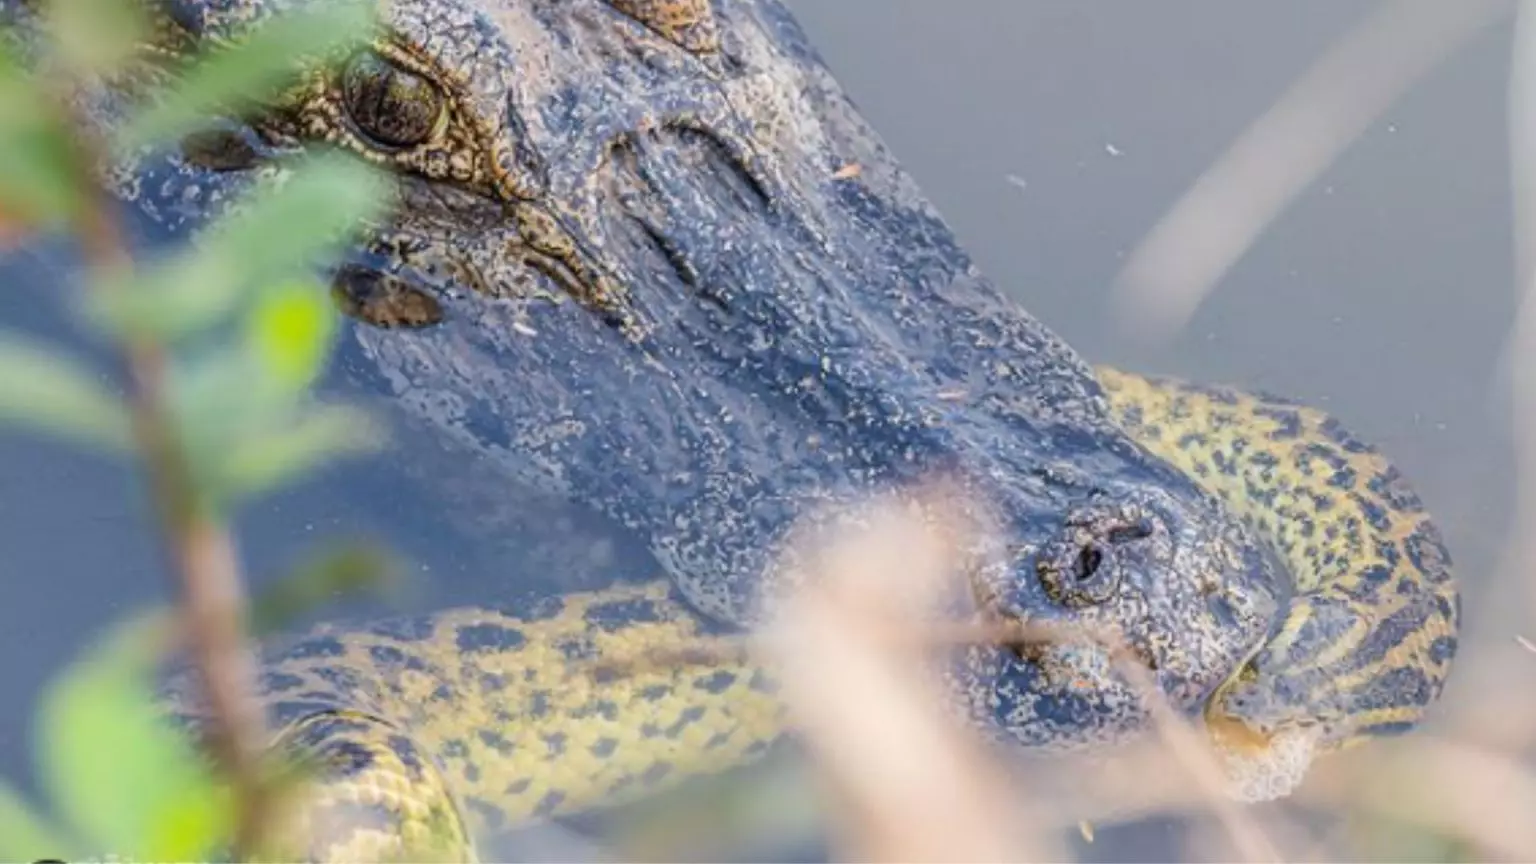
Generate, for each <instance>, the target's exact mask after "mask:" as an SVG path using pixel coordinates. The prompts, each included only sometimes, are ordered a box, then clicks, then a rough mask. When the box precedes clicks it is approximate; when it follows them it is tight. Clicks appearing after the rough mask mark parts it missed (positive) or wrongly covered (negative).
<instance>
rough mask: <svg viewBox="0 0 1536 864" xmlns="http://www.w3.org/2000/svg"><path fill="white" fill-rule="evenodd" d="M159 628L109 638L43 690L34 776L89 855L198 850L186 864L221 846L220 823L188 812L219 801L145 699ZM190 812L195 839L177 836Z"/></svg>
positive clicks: (132, 628)
mask: <svg viewBox="0 0 1536 864" xmlns="http://www.w3.org/2000/svg"><path fill="white" fill-rule="evenodd" d="M164 624H165V619H164V618H163V617H160V616H155V617H146V618H142V619H135V620H133V621H131V622H129V623H128V624H127V625H123V626H119V627H117V628H114V629H113V630H112V631H111V632H110V633H109V634H107V637H106V638H104V639H102V640H100V641H99V642H98V643H97V644H96V645H95V646H93V647H92V649H91V650H90V651H88V652H87V653H86V654H84V655H83V656H82V657H81V658H79V659H78V660H76V661H75V662H74V663H72V664H71V665H70V667H69V668H68V669H66V670H65V671H64V673H63V674H62V675H61V676H60V677H59V678H57V679H56V680H55V681H53V682H52V683H51V684H50V685H49V687H48V690H47V692H46V693H45V694H44V696H43V701H42V707H41V709H40V711H39V715H38V722H37V750H38V754H39V766H38V767H39V775H40V777H41V779H42V782H43V785H44V786H45V787H46V788H47V790H48V792H49V795H50V797H51V798H52V800H53V802H54V806H55V808H56V809H57V811H58V812H59V814H60V815H61V816H63V817H64V818H65V819H66V820H68V822H69V823H70V824H71V825H72V826H73V827H74V828H75V830H76V831H78V832H79V833H80V834H81V835H82V838H83V839H84V840H85V841H86V842H87V843H89V844H90V845H91V847H92V848H95V849H100V850H103V851H107V852H110V853H112V854H115V855H120V856H123V857H131V858H138V859H141V860H142V859H144V858H153V857H156V856H157V848H159V849H174V848H178V847H183V846H186V845H188V844H189V841H190V840H193V839H196V840H197V841H198V842H199V843H203V842H206V844H207V845H206V847H205V848H200V849H195V850H192V852H191V853H190V854H188V855H186V856H184V860H190V859H195V858H198V857H202V856H205V855H207V854H208V853H209V852H211V851H212V849H213V847H214V846H215V845H217V844H218V843H219V842H221V841H223V840H224V839H226V838H225V837H223V836H221V835H222V833H223V831H224V829H225V828H226V827H227V825H228V817H227V815H210V814H209V813H208V812H207V811H206V810H200V809H199V805H194V804H191V802H194V801H197V800H198V799H202V800H204V801H208V802H217V801H218V800H219V796H220V794H221V793H220V792H219V790H218V786H217V784H216V783H215V782H214V780H213V777H212V775H211V773H210V771H209V770H208V768H207V767H206V762H205V760H203V759H201V758H200V757H199V756H198V755H197V753H196V751H195V750H194V749H193V747H192V744H191V742H190V741H188V740H187V739H186V738H185V737H184V736H183V735H182V734H181V733H179V732H178V731H176V730H175V729H173V728H172V727H170V726H169V725H167V724H166V723H165V722H164V720H163V719H162V717H161V716H160V713H159V709H158V708H157V707H156V705H155V702H154V699H153V690H152V689H151V677H150V675H151V669H152V667H151V664H152V663H153V662H154V661H155V659H156V658H157V657H158V656H159V655H158V649H159V646H160V645H161V644H163V639H164V635H165V631H164V630H163V627H164ZM194 812H201V813H202V815H201V816H199V817H198V818H200V819H202V820H203V821H201V822H200V823H199V825H198V826H197V827H196V830H193V831H187V830H184V829H185V826H183V828H181V829H177V828H176V827H175V826H176V825H177V824H178V823H180V822H182V821H184V819H185V818H186V814H188V813H194ZM166 826H171V827H170V828H169V829H168V828H167V827H166ZM168 840H169V841H173V842H168Z"/></svg>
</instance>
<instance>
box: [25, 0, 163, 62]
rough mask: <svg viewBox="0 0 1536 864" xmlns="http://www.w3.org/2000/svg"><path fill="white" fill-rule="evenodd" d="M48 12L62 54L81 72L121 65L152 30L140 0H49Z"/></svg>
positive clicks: (56, 43) (56, 42) (65, 60)
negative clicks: (139, 2)
mask: <svg viewBox="0 0 1536 864" xmlns="http://www.w3.org/2000/svg"><path fill="white" fill-rule="evenodd" d="M47 15H48V17H49V18H50V19H52V20H51V23H52V24H53V32H54V40H55V43H54V44H55V45H56V46H57V48H58V51H59V54H60V56H61V58H62V59H63V60H64V63H65V65H66V66H68V67H69V68H71V69H72V70H73V71H75V72H76V73H77V74H83V75H91V74H104V73H110V72H112V71H114V70H116V69H118V68H119V67H121V66H122V64H123V63H124V61H126V60H128V59H129V58H130V57H132V56H133V54H134V53H135V52H136V51H137V49H138V46H139V44H140V42H141V41H142V40H143V39H144V37H145V36H146V35H147V34H148V32H149V21H148V18H147V16H146V15H145V14H144V9H143V7H141V6H140V5H139V4H138V2H136V0H48V3H47Z"/></svg>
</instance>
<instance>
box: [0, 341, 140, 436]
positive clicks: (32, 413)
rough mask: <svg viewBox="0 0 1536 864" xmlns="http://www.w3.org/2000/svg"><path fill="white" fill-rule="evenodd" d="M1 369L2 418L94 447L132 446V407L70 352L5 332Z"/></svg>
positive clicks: (0, 349)
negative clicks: (130, 432) (128, 407)
mask: <svg viewBox="0 0 1536 864" xmlns="http://www.w3.org/2000/svg"><path fill="white" fill-rule="evenodd" d="M0 370H4V374H0V422H9V423H13V424H16V425H20V426H26V427H29V428H31V429H33V430H34V431H38V432H42V433H44V434H47V435H56V436H61V437H64V438H69V439H72V440H74V441H76V442H79V443H84V444H87V445H90V446H94V447H105V448H108V449H112V450H127V449H128V448H129V447H130V446H131V443H132V439H131V436H130V434H129V431H130V430H129V423H128V409H127V407H126V406H125V405H124V404H123V402H122V400H121V399H119V398H118V397H117V396H116V395H114V394H113V393H112V392H111V391H109V390H108V389H107V388H106V387H104V386H102V384H101V383H99V381H98V380H97V376H96V374H95V373H93V372H91V371H90V370H89V369H87V368H86V367H85V366H83V365H82V364H80V363H79V362H78V361H76V360H75V359H74V358H72V357H70V356H69V355H67V354H64V353H62V352H61V351H59V350H56V349H52V348H49V347H47V346H44V345H42V344H40V343H38V342H36V341H34V340H32V339H30V338H28V337H24V336H21V335H19V334H15V333H0Z"/></svg>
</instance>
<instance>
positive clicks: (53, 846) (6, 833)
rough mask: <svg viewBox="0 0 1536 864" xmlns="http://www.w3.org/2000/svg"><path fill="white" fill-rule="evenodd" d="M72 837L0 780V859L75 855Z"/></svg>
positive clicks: (63, 858)
mask: <svg viewBox="0 0 1536 864" xmlns="http://www.w3.org/2000/svg"><path fill="white" fill-rule="evenodd" d="M77 849H78V847H77V846H76V845H75V843H74V840H73V838H70V837H69V836H68V835H67V834H65V833H64V832H63V831H61V830H60V829H59V828H57V827H56V826H54V825H50V824H48V821H47V820H46V819H44V818H43V817H42V816H40V815H39V814H38V813H37V812H36V811H35V810H33V809H32V806H31V805H30V804H28V803H27V801H26V799H25V798H23V797H22V796H21V793H19V792H17V791H16V790H15V789H13V788H12V787H11V786H10V785H9V784H7V783H0V861H37V860H40V859H44V858H52V859H54V860H58V861H73V860H77V859H78V855H77Z"/></svg>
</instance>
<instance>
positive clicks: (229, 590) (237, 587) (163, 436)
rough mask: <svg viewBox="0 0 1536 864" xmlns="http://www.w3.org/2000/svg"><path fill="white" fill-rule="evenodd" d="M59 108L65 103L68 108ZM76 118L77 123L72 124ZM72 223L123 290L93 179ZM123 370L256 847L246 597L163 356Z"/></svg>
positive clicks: (138, 345) (239, 853) (264, 811)
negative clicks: (195, 466) (180, 431)
mask: <svg viewBox="0 0 1536 864" xmlns="http://www.w3.org/2000/svg"><path fill="white" fill-rule="evenodd" d="M66 104H67V103H66ZM70 119H71V120H75V119H77V118H73V117H71V118H70ZM69 128H71V129H72V130H74V131H75V133H76V137H75V138H74V144H75V147H76V148H77V163H76V164H78V165H79V166H81V176H82V177H85V178H90V179H92V180H94V178H95V166H96V165H98V164H100V163H99V161H98V157H99V155H100V154H101V153H103V152H104V151H103V150H102V149H101V148H100V146H99V144H97V142H95V141H94V139H93V138H92V137H91V136H90V135H89V133H88V130H87V127H86V125H85V124H84V123H81V122H72V123H71V124H70V127H69ZM87 188H88V193H87V197H86V204H85V206H84V208H83V212H82V213H81V214H80V218H79V221H78V223H77V230H78V235H79V238H80V242H81V246H82V249H83V251H84V255H85V258H86V261H87V263H88V264H89V267H90V269H91V271H92V276H93V279H92V283H93V285H94V288H95V290H112V287H113V286H115V285H122V284H126V279H124V278H123V277H125V276H126V275H127V274H128V273H130V272H131V271H132V269H133V260H132V257H131V255H130V254H129V251H128V248H127V244H126V243H125V242H124V240H123V237H122V233H121V230H120V228H119V225H118V223H117V221H116V219H115V218H114V215H113V208H112V202H111V201H110V199H109V198H108V196H107V194H106V192H105V190H102V189H101V188H100V187H99V184H97V183H95V182H92V183H90V185H89V186H88V187H87ZM123 353H124V358H123V359H124V361H125V363H126V365H127V370H128V388H127V389H128V393H127V399H128V406H129V411H130V414H131V422H132V431H133V436H134V439H135V442H136V444H137V446H138V449H139V452H140V455H141V457H142V458H143V459H144V463H145V467H146V472H147V474H148V477H149V481H150V494H151V497H152V499H153V504H154V507H155V510H156V513H157V515H158V517H159V523H160V530H161V532H162V534H163V535H164V542H165V544H166V547H167V548H168V549H169V551H170V553H171V554H170V557H171V559H172V563H173V565H174V567H173V569H175V571H176V573H177V576H178V577H179V582H180V592H179V593H180V595H181V604H180V606H181V608H180V617H181V630H182V633H183V635H184V638H185V639H186V643H187V645H188V648H189V650H190V653H191V655H192V661H193V664H194V666H195V667H196V669H197V670H198V674H199V676H200V677H201V679H202V682H203V688H204V694H205V698H206V699H207V705H208V711H209V715H210V728H209V732H210V734H209V740H208V742H207V743H208V746H209V747H210V749H211V751H212V755H213V758H214V759H215V760H216V762H217V763H218V765H219V767H220V769H221V770H222V771H223V773H224V774H225V776H226V777H227V778H228V780H229V782H230V784H231V786H232V788H233V792H234V795H235V802H236V823H235V836H234V849H233V851H234V854H235V856H236V857H237V858H239V859H244V858H247V857H249V854H250V853H251V852H252V851H253V850H254V849H255V848H257V846H258V844H259V842H260V840H261V837H262V835H263V830H264V828H265V826H266V822H267V816H268V813H269V811H270V809H271V808H270V803H271V802H270V800H269V799H270V794H269V791H270V790H269V789H268V787H267V784H266V783H264V782H263V780H262V776H261V770H260V764H259V763H260V759H261V755H262V746H263V742H264V741H265V734H264V731H263V725H264V724H263V718H262V714H261V711H260V707H259V705H258V704H257V702H256V700H255V698H254V691H255V688H254V685H255V680H256V669H255V662H254V659H253V658H252V656H251V654H250V653H249V651H248V650H247V648H246V643H247V638H246V608H245V607H246V600H245V594H244V590H243V587H242V586H243V579H242V576H241V572H240V565H239V561H238V559H237V557H236V554H235V548H234V541H233V538H232V537H231V535H230V533H229V530H228V528H227V526H225V525H224V524H223V523H222V522H221V521H220V520H219V519H218V518H217V516H216V515H215V514H214V513H212V512H210V510H209V509H208V508H207V507H205V506H203V502H202V501H201V500H200V498H199V495H198V494H197V489H196V485H195V480H194V478H193V476H192V472H191V468H190V465H189V464H188V461H187V458H186V454H185V451H184V450H183V449H182V447H181V444H180V441H179V440H178V435H177V434H176V429H175V422H174V419H173V417H172V414H171V408H170V400H169V398H168V397H167V394H166V385H165V379H166V375H165V367H166V360H165V353H164V350H163V348H162V346H161V345H159V344H158V343H157V342H155V341H154V340H153V339H146V338H143V337H137V336H135V337H132V338H130V339H128V341H127V342H126V343H125V345H124V346H123Z"/></svg>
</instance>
